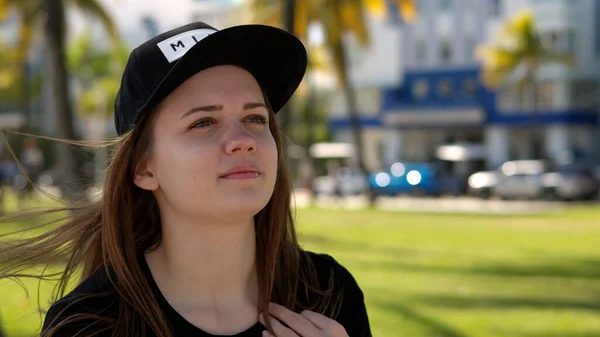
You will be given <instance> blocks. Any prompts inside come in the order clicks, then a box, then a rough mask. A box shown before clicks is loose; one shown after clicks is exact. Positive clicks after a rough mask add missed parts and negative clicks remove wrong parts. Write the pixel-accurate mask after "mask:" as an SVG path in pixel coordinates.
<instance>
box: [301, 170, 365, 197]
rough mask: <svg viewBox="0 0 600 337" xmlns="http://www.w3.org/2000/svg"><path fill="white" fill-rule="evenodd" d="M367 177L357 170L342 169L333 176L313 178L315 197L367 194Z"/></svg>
mask: <svg viewBox="0 0 600 337" xmlns="http://www.w3.org/2000/svg"><path fill="white" fill-rule="evenodd" d="M367 186H368V185H367V177H366V175H365V174H364V173H362V171H360V170H359V169H357V168H349V167H342V168H340V169H338V170H337V171H336V172H335V174H331V175H326V176H320V177H315V179H314V181H313V193H314V194H315V195H344V196H347V195H359V194H363V193H366V192H367Z"/></svg>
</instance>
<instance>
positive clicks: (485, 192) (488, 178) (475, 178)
mask: <svg viewBox="0 0 600 337" xmlns="http://www.w3.org/2000/svg"><path fill="white" fill-rule="evenodd" d="M500 176H501V172H499V171H480V172H475V173H473V174H472V175H471V176H469V180H468V187H467V194H468V195H472V196H476V197H480V198H483V199H489V198H490V197H491V196H492V189H493V187H494V186H496V185H497V184H498V180H499V178H500Z"/></svg>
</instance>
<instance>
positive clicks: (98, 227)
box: [0, 102, 339, 337]
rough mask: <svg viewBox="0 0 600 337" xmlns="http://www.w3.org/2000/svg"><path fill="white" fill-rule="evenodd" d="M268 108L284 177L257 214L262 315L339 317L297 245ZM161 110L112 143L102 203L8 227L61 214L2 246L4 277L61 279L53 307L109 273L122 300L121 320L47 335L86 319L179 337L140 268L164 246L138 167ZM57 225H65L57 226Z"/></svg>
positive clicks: (36, 213)
mask: <svg viewBox="0 0 600 337" xmlns="http://www.w3.org/2000/svg"><path fill="white" fill-rule="evenodd" d="M267 103H268V102H267ZM269 110H270V111H269V114H270V117H271V118H269V121H270V122H269V128H270V130H271V133H272V135H273V137H274V139H275V143H276V145H277V152H278V173H277V178H276V183H275V189H274V192H273V195H272V196H271V199H270V200H269V202H268V204H267V205H266V206H265V207H264V209H262V210H261V211H260V212H259V213H258V214H256V215H255V226H256V231H257V233H256V234H257V235H256V240H257V244H256V247H257V248H256V265H257V273H258V284H259V303H258V306H259V308H258V309H259V311H260V312H262V313H263V314H264V315H265V316H266V317H268V316H267V313H268V302H269V301H272V302H276V303H279V304H282V305H284V306H285V307H287V308H290V309H292V310H294V311H296V312H299V311H301V310H305V309H308V310H314V311H317V312H320V313H322V314H324V315H326V316H329V317H331V318H335V316H336V311H337V307H338V305H337V303H339V301H338V300H339V298H338V299H333V297H332V287H333V283H332V282H333V278H330V282H329V285H328V286H326V287H323V285H319V281H318V278H317V275H316V270H315V268H314V265H312V263H310V259H308V258H306V253H305V252H304V251H303V250H302V249H301V248H300V246H299V244H298V240H297V236H296V231H295V229H294V218H293V214H292V210H291V205H290V202H291V192H292V184H291V178H290V174H289V171H288V168H287V165H286V160H285V155H284V146H283V143H282V137H281V135H280V132H279V128H278V125H277V122H276V119H275V116H274V114H273V112H272V110H271V109H269ZM157 111H158V109H154V110H153V111H150V112H149V113H147V114H146V115H145V116H144V117H143V118H141V119H140V121H139V122H138V123H137V124H136V125H135V126H134V127H133V128H132V130H131V131H129V132H128V133H126V134H125V135H123V136H121V137H118V138H116V139H114V140H112V141H111V142H109V144H110V149H111V151H112V154H111V157H110V158H111V159H110V163H109V165H108V168H107V171H106V178H105V181H104V186H103V192H102V194H101V196H100V197H99V198H97V199H96V200H94V201H87V202H79V203H71V204H66V203H65V204H63V205H62V206H60V207H57V208H52V209H45V210H29V211H26V212H24V213H20V214H18V215H16V216H11V217H7V218H5V219H4V220H3V221H2V222H8V221H15V220H22V219H30V220H31V219H40V218H43V217H44V216H48V215H59V214H60V215H62V216H59V217H57V216H54V217H53V220H50V221H47V222H46V223H43V224H41V225H39V226H37V227H36V228H38V227H43V226H51V228H50V230H48V231H46V232H45V233H44V234H41V235H39V236H36V237H33V238H27V239H19V240H8V239H7V240H4V241H6V242H2V245H0V278H7V277H36V278H39V279H53V278H54V279H57V280H58V283H57V285H56V287H55V291H54V293H53V301H57V300H58V299H59V298H61V297H63V296H64V295H65V292H66V290H67V289H68V285H69V281H70V280H72V279H73V278H74V277H76V275H78V274H79V273H80V272H81V279H80V280H79V281H80V282H81V281H83V280H85V279H86V278H88V277H89V276H91V275H92V274H94V273H95V272H97V271H99V270H101V269H105V271H106V274H107V275H108V276H109V280H110V282H111V283H112V285H113V287H114V289H115V290H116V291H117V292H118V294H119V296H118V307H119V313H118V315H117V317H116V318H115V317H101V316H99V315H96V314H75V315H72V316H70V317H67V318H66V319H64V320H62V321H61V322H53V323H52V324H50V325H51V327H52V328H51V329H48V331H46V332H45V334H44V336H48V337H49V336H53V335H54V334H55V333H56V331H57V330H58V329H60V328H61V327H62V326H65V325H68V324H71V323H73V322H75V321H78V320H81V319H93V320H97V321H98V322H101V321H102V322H104V323H108V325H107V328H106V329H110V330H112V331H113V336H131V333H132V331H134V332H136V335H139V336H143V335H145V332H144V331H143V330H144V327H146V326H147V327H149V328H150V329H151V330H152V331H153V332H154V333H155V334H156V335H157V336H161V337H168V336H172V331H171V330H170V327H169V324H168V322H167V321H166V319H165V317H164V316H163V314H162V312H161V310H160V308H159V306H158V304H157V301H156V299H155V298H154V296H153V294H152V291H151V290H150V289H151V288H150V285H149V283H148V282H147V280H146V278H145V277H144V274H143V271H142V267H141V266H140V263H139V262H138V257H139V256H140V254H142V253H143V252H144V251H146V250H148V249H151V248H153V247H155V246H156V245H157V244H158V243H160V240H161V223H160V217H159V210H158V204H157V202H156V200H155V198H154V195H153V194H152V193H151V192H149V191H145V190H143V189H141V188H139V187H137V186H136V185H135V184H134V183H133V176H134V170H135V168H136V166H137V165H138V163H140V162H141V161H142V160H143V159H144V158H145V156H147V155H148V152H149V150H150V148H151V146H152V138H151V132H150V130H151V129H152V127H153V120H154V119H155V118H154V117H155V115H156V113H157ZM56 224H61V225H60V226H58V227H56V226H53V225H56ZM54 227H56V228H54ZM26 230H27V229H26ZM26 230H24V231H26ZM10 234H13V233H10ZM10 234H8V235H10ZM3 237H5V238H6V237H7V235H6V234H5V235H2V236H0V239H2V238H3ZM53 261H66V264H65V269H64V271H61V272H60V273H46V272H42V274H41V275H39V274H31V273H30V272H29V273H28V272H27V268H28V267H31V266H36V265H48V264H50V263H52V262H53ZM304 262H306V263H304ZM44 271H46V269H44ZM299 289H304V294H303V296H301V297H302V298H304V299H310V300H299V299H298V298H297V293H298V292H299ZM84 299H85V297H83V298H80V299H78V300H77V301H81V300H84ZM74 303H76V302H74ZM268 325H269V326H268V328H269V330H271V331H272V329H271V327H270V324H268Z"/></svg>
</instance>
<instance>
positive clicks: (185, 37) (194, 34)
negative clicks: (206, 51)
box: [157, 29, 216, 63]
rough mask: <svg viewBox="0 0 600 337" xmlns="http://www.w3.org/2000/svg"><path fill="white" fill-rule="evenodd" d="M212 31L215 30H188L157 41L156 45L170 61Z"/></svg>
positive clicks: (180, 55) (174, 59)
mask: <svg viewBox="0 0 600 337" xmlns="http://www.w3.org/2000/svg"><path fill="white" fill-rule="evenodd" d="M214 32H216V30H213V29H195V30H190V31H187V32H183V33H181V34H177V35H175V36H171V37H170V38H168V39H166V40H163V41H161V42H159V43H157V46H158V48H159V49H160V51H161V52H162V53H163V55H164V56H165V58H166V59H167V61H169V63H172V62H175V61H177V60H179V59H180V58H181V57H182V56H183V55H185V53H187V51H188V50H190V48H192V47H193V46H194V45H195V44H196V43H198V42H200V41H201V40H202V39H204V38H205V37H207V36H209V35H210V34H212V33H214Z"/></svg>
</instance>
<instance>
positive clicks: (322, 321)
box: [300, 310, 348, 337]
mask: <svg viewBox="0 0 600 337" xmlns="http://www.w3.org/2000/svg"><path fill="white" fill-rule="evenodd" d="M300 316H302V317H304V318H306V320H308V321H309V322H311V323H312V324H314V325H315V326H316V327H317V328H319V329H321V330H323V331H324V332H325V335H327V336H336V337H337V336H340V337H343V336H348V333H347V332H346V329H344V327H343V326H342V325H341V324H340V323H338V322H336V321H334V320H332V319H331V318H329V317H326V316H323V315H321V314H319V313H316V312H314V311H310V310H304V311H303V312H302V313H300Z"/></svg>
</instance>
